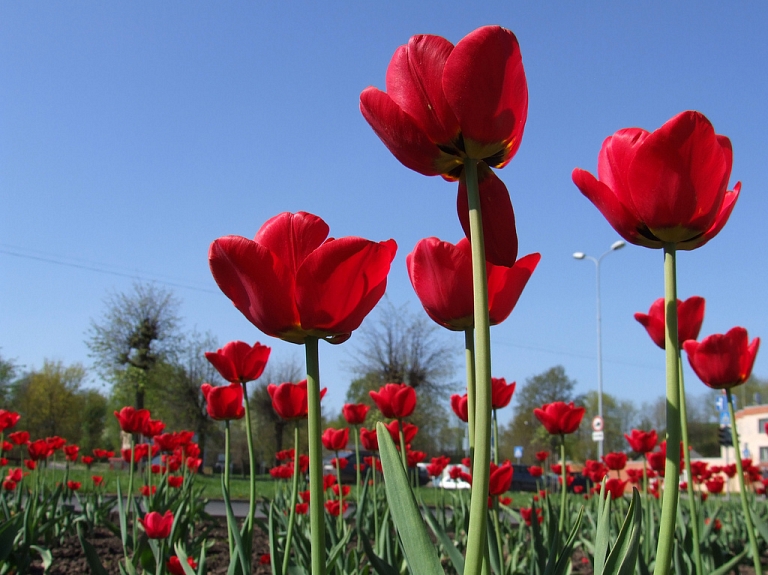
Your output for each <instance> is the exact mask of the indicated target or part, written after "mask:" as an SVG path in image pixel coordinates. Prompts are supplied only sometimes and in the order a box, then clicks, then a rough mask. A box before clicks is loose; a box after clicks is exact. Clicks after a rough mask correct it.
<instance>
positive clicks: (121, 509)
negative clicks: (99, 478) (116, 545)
mask: <svg viewBox="0 0 768 575" xmlns="http://www.w3.org/2000/svg"><path fill="white" fill-rule="evenodd" d="M117 513H118V516H119V517H120V540H121V541H122V542H123V549H127V545H128V518H127V517H126V516H125V505H124V504H123V494H122V493H121V491H120V481H119V480H118V482H117Z"/></svg>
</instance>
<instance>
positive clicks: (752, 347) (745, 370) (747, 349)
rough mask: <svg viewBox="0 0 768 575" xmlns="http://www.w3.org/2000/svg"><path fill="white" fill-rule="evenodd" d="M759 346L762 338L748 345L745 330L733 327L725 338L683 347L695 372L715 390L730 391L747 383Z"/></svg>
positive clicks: (714, 338) (707, 340) (710, 338)
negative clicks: (729, 389)
mask: <svg viewBox="0 0 768 575" xmlns="http://www.w3.org/2000/svg"><path fill="white" fill-rule="evenodd" d="M759 346H760V338H759V337H756V338H755V339H753V340H752V343H749V337H748V336H747V330H746V329H744V328H743V327H734V328H733V329H731V330H730V331H729V332H728V333H726V334H725V335H722V334H715V335H710V336H709V337H706V338H704V340H703V341H702V342H701V343H699V342H697V341H693V340H688V341H686V342H685V343H684V344H683V347H684V348H685V351H686V353H687V354H688V362H689V363H690V364H691V367H692V368H693V371H695V372H696V375H698V376H699V379H700V380H701V381H703V382H704V384H705V385H707V386H709V387H711V388H713V389H728V388H731V387H734V386H736V385H740V384H742V383H744V382H745V381H747V379H748V378H749V375H750V374H751V373H752V366H753V365H754V363H755V356H756V355H757V348H758V347H759Z"/></svg>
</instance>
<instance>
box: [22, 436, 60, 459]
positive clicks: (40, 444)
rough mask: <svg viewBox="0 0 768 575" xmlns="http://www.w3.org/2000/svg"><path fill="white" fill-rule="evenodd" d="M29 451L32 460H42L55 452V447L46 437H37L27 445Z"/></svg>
mask: <svg viewBox="0 0 768 575" xmlns="http://www.w3.org/2000/svg"><path fill="white" fill-rule="evenodd" d="M27 451H28V452H29V458H30V459H31V460H32V461H40V460H41V459H47V458H48V457H50V456H51V455H52V454H53V451H54V450H53V448H52V447H51V444H50V443H48V441H46V440H45V439H37V440H35V441H33V442H32V443H30V444H29V445H27Z"/></svg>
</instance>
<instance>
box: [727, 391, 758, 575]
mask: <svg viewBox="0 0 768 575" xmlns="http://www.w3.org/2000/svg"><path fill="white" fill-rule="evenodd" d="M725 393H726V395H727V397H728V413H729V415H730V416H731V423H732V424H733V425H732V427H731V439H732V440H733V450H734V451H735V452H736V475H737V477H738V478H739V496H740V497H741V508H742V509H743V511H744V519H745V520H746V522H747V535H748V536H749V549H750V553H751V554H752V563H753V564H754V566H755V573H757V574H760V573H762V572H763V568H762V565H761V564H760V551H759V550H758V548H757V540H756V539H755V528H754V526H753V524H752V514H751V512H750V511H749V503H748V502H747V492H746V489H745V488H744V470H743V468H742V466H741V453H740V452H739V432H738V431H737V430H736V425H735V424H736V414H735V413H734V412H733V395H732V394H731V390H730V388H728V389H726V390H725Z"/></svg>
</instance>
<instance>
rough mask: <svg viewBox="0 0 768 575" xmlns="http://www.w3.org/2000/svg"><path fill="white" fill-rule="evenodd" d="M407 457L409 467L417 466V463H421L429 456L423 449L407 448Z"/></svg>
mask: <svg viewBox="0 0 768 575" xmlns="http://www.w3.org/2000/svg"><path fill="white" fill-rule="evenodd" d="M405 457H406V460H407V462H408V467H416V464H417V463H421V462H422V461H424V460H425V459H426V458H427V454H426V453H424V452H423V451H411V450H410V449H408V450H406V452H405Z"/></svg>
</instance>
